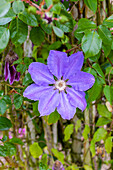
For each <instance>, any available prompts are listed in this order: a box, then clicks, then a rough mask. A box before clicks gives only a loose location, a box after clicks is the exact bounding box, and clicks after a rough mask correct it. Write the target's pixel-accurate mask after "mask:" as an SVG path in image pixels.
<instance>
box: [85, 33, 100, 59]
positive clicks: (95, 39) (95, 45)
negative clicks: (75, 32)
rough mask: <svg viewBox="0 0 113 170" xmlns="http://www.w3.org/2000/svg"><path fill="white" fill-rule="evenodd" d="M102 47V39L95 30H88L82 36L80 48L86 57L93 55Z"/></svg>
mask: <svg viewBox="0 0 113 170" xmlns="http://www.w3.org/2000/svg"><path fill="white" fill-rule="evenodd" d="M101 47H102V40H101V38H100V37H99V35H98V33H97V32H93V31H92V32H91V31H88V32H87V33H86V34H85V35H84V37H83V38H82V49H83V51H84V53H85V55H86V58H88V57H92V56H95V55H96V54H98V53H99V51H100V50H101Z"/></svg>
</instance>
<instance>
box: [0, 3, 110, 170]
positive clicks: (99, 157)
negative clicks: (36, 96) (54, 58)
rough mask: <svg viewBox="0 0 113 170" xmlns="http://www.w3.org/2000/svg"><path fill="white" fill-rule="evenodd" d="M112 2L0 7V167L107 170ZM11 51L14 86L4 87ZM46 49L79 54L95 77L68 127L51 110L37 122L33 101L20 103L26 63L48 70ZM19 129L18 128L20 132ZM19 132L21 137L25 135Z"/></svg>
mask: <svg viewBox="0 0 113 170" xmlns="http://www.w3.org/2000/svg"><path fill="white" fill-rule="evenodd" d="M112 5H113V2H112V1H110V0H70V1H68V0H67V1H65V0H64V1H59V0H53V1H52V0H45V1H35V0H34V1H33V0H31V1H30V0H23V1H21V0H15V1H13V0H2V1H0V59H1V60H0V67H1V70H0V134H1V143H0V156H1V159H0V169H5V168H7V169H20V168H22V169H40V170H42V169H43V170H46V169H51V168H52V166H53V164H54V161H55V160H57V159H58V160H59V161H61V162H62V164H63V165H64V167H65V169H67V170H71V169H72V170H74V169H86V170H90V169H95V170H97V169H98V170H99V169H102V170H104V169H112V168H113V149H112V138H113V132H112V126H113V30H112V28H113V15H112V13H113V6H112ZM9 50H13V51H14V52H15V53H16V54H17V55H18V57H19V59H18V60H17V61H15V64H17V67H16V70H17V71H18V72H20V73H21V77H20V80H19V82H14V83H13V84H12V85H10V84H9V81H7V82H5V81H4V67H5V58H6V56H7V54H8V52H9ZM50 50H59V51H64V52H66V53H68V54H69V55H71V54H72V53H75V52H77V51H80V50H82V51H83V52H84V56H85V60H84V67H83V71H85V72H89V73H91V74H93V75H94V76H95V80H96V81H95V84H94V86H93V87H92V88H91V89H90V90H88V91H87V92H86V100H87V108H86V110H85V111H84V112H83V113H82V112H81V111H80V110H79V109H78V110H77V113H76V114H75V116H74V118H73V119H71V120H70V121H67V120H63V119H61V117H60V115H59V114H58V113H57V112H56V111H55V112H54V113H52V114H51V115H50V116H45V117H39V112H38V101H37V102H34V101H31V100H28V99H26V98H24V97H23V91H24V90H25V88H26V87H27V86H28V85H29V84H31V83H32V79H31V77H30V74H29V73H28V72H27V69H28V66H29V64H30V63H31V62H32V61H38V62H42V63H45V64H46V61H47V57H48V54H49V51H50ZM19 129H20V130H19ZM23 129H24V131H25V133H24V132H23Z"/></svg>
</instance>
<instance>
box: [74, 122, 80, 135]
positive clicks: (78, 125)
mask: <svg viewBox="0 0 113 170" xmlns="http://www.w3.org/2000/svg"><path fill="white" fill-rule="evenodd" d="M80 127H81V120H80V119H78V120H77V121H76V125H75V130H76V133H77V132H78V129H79V128H80Z"/></svg>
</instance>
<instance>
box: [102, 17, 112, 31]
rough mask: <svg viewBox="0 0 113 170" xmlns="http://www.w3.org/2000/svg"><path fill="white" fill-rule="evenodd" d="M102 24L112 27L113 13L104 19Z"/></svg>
mask: <svg viewBox="0 0 113 170" xmlns="http://www.w3.org/2000/svg"><path fill="white" fill-rule="evenodd" d="M103 24H104V25H106V26H108V27H109V28H112V27H113V15H111V16H110V17H108V18H107V19H105V20H104V22H103Z"/></svg>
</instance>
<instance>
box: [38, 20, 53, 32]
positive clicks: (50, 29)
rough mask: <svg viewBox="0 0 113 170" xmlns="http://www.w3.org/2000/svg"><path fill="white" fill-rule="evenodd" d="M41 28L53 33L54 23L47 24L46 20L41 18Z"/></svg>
mask: <svg viewBox="0 0 113 170" xmlns="http://www.w3.org/2000/svg"><path fill="white" fill-rule="evenodd" d="M40 25H41V28H42V29H43V30H44V31H45V32H46V33H47V34H51V33H52V25H51V24H47V23H46V22H45V21H43V20H41V21H40Z"/></svg>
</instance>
